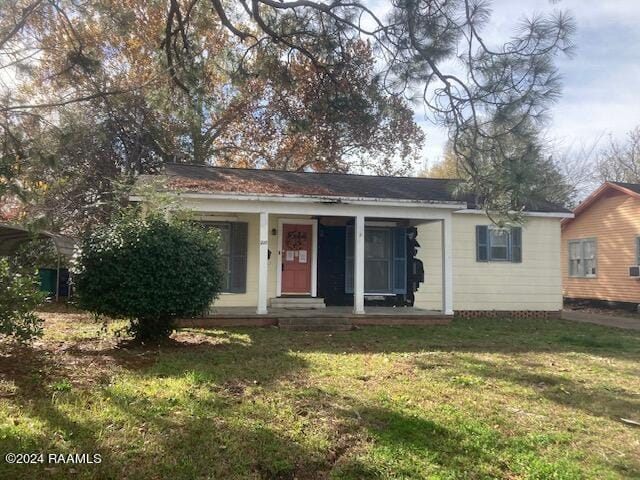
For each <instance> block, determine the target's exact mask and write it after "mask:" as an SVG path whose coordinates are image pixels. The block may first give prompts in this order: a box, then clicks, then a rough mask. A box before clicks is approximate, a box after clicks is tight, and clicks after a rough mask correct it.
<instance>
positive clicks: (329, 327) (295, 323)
mask: <svg viewBox="0 0 640 480" xmlns="http://www.w3.org/2000/svg"><path fill="white" fill-rule="evenodd" d="M278 327H280V328H281V329H282V330H295V331H316V332H317V331H337V330H343V331H344V330H352V329H353V324H352V323H351V319H350V318H345V317H313V316H312V317H306V318H279V319H278Z"/></svg>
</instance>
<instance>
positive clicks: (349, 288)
mask: <svg viewBox="0 0 640 480" xmlns="http://www.w3.org/2000/svg"><path fill="white" fill-rule="evenodd" d="M345 244H346V245H345V265H344V291H345V293H353V268H354V258H353V252H354V249H355V245H354V243H353V226H351V225H348V226H347V231H346V233H345Z"/></svg>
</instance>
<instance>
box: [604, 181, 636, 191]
mask: <svg viewBox="0 0 640 480" xmlns="http://www.w3.org/2000/svg"><path fill="white" fill-rule="evenodd" d="M611 183H613V184H614V185H618V186H619V187H622V188H626V189H627V190H631V191H632V192H635V193H640V183H625V182H611Z"/></svg>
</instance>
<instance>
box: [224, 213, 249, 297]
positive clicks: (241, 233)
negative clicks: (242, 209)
mask: <svg viewBox="0 0 640 480" xmlns="http://www.w3.org/2000/svg"><path fill="white" fill-rule="evenodd" d="M248 227H249V225H248V224H247V223H244V222H233V223H231V249H230V252H229V253H230V255H229V256H230V262H229V264H230V265H229V290H228V291H229V292H231V293H245V292H246V291H247V243H248Z"/></svg>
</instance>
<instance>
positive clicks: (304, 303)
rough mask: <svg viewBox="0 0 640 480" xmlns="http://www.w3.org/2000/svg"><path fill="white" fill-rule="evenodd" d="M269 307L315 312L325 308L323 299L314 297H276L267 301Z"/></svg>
mask: <svg viewBox="0 0 640 480" xmlns="http://www.w3.org/2000/svg"><path fill="white" fill-rule="evenodd" d="M269 306H270V307H271V308H284V309H287V310H316V309H319V308H325V307H326V305H325V304H324V298H314V297H277V298H272V299H271V300H270V301H269Z"/></svg>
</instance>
